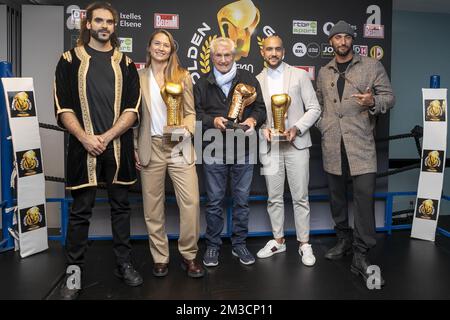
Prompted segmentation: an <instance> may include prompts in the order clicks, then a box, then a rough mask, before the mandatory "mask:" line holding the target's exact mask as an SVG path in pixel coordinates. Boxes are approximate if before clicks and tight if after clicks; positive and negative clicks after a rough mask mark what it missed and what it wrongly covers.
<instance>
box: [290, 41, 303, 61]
mask: <svg viewBox="0 0 450 320" xmlns="http://www.w3.org/2000/svg"><path fill="white" fill-rule="evenodd" d="M306 50H307V49H306V45H305V44H304V43H303V42H297V43H296V44H294V46H293V47H292V53H293V54H294V55H295V56H296V57H299V58H301V57H303V56H305V54H306Z"/></svg>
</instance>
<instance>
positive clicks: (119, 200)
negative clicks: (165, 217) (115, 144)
mask: <svg viewBox="0 0 450 320" xmlns="http://www.w3.org/2000/svg"><path fill="white" fill-rule="evenodd" d="M115 168H116V162H115V158H114V149H112V148H111V149H107V150H105V152H104V153H102V154H101V155H100V156H98V157H97V178H101V177H103V178H104V179H102V181H106V186H107V191H108V199H109V204H110V206H111V225H112V234H113V249H114V254H115V256H116V261H117V263H118V264H122V263H124V262H130V260H131V244H130V203H129V201H128V186H125V185H118V184H112V181H113V179H114V174H115ZM96 192H97V188H96V187H88V188H81V189H78V190H72V197H73V203H72V208H71V210H70V215H69V225H68V228H67V240H66V257H67V263H68V264H76V265H79V266H80V267H82V266H83V265H84V260H85V252H86V250H87V246H88V234H89V219H90V218H91V216H92V208H93V207H94V204H95V195H96Z"/></svg>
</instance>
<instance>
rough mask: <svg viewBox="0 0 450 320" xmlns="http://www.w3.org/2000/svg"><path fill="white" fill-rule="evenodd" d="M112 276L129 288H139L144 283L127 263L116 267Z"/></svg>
mask: <svg viewBox="0 0 450 320" xmlns="http://www.w3.org/2000/svg"><path fill="white" fill-rule="evenodd" d="M114 275H115V276H116V277H118V278H119V279H122V280H123V282H125V284H127V285H129V286H131V287H137V286H140V285H141V284H142V283H143V282H144V280H143V279H142V277H141V275H140V274H139V272H137V271H136V269H134V267H133V265H132V264H131V263H129V262H126V263H123V264H121V265H119V266H117V268H116V269H115V270H114Z"/></svg>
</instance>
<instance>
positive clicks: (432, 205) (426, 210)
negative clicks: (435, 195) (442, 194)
mask: <svg viewBox="0 0 450 320" xmlns="http://www.w3.org/2000/svg"><path fill="white" fill-rule="evenodd" d="M438 205H439V200H434V199H423V198H418V199H417V206H416V218H419V219H425V220H436V212H437V209H438Z"/></svg>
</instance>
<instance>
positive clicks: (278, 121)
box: [270, 93, 291, 142]
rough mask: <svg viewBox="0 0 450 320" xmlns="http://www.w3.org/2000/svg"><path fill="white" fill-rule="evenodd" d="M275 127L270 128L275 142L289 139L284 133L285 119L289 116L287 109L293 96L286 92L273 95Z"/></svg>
mask: <svg viewBox="0 0 450 320" xmlns="http://www.w3.org/2000/svg"><path fill="white" fill-rule="evenodd" d="M270 100H271V105H272V117H273V128H271V129H270V131H271V132H270V133H271V140H272V141H275V142H282V141H288V139H287V136H286V135H285V134H284V131H286V127H285V125H284V121H285V120H286V117H287V111H288V109H289V106H290V105H291V97H290V96H289V95H288V94H286V93H282V94H274V95H273V96H272V97H271V99H270Z"/></svg>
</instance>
